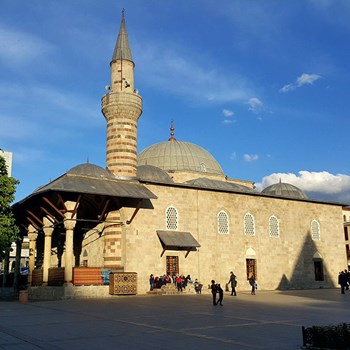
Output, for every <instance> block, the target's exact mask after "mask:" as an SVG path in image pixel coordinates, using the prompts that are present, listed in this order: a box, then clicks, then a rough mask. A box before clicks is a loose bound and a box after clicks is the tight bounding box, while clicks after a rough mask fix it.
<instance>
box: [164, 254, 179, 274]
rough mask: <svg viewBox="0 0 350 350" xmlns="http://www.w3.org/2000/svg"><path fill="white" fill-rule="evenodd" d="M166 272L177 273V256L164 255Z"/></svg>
mask: <svg viewBox="0 0 350 350" xmlns="http://www.w3.org/2000/svg"><path fill="white" fill-rule="evenodd" d="M166 273H167V275H169V276H176V275H177V274H178V273H179V257H178V256H167V257H166Z"/></svg>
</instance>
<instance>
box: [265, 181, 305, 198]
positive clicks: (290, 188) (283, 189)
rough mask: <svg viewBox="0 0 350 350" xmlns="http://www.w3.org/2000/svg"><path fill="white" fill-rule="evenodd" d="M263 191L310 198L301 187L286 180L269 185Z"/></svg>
mask: <svg viewBox="0 0 350 350" xmlns="http://www.w3.org/2000/svg"><path fill="white" fill-rule="evenodd" d="M261 193H263V194H268V195H271V196H278V197H287V198H295V199H308V197H307V195H306V194H305V193H304V192H303V191H302V190H301V189H300V188H298V187H296V186H294V185H291V184H289V183H285V182H279V183H277V184H273V185H271V186H268V187H266V188H265V189H263V190H262V191H261Z"/></svg>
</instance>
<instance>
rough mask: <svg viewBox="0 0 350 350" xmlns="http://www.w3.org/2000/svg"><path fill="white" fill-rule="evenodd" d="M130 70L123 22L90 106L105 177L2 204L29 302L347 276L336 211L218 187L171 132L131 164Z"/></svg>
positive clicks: (203, 154)
mask: <svg viewBox="0 0 350 350" xmlns="http://www.w3.org/2000/svg"><path fill="white" fill-rule="evenodd" d="M134 69H135V64H134V61H133V58H132V54H131V50H130V45H129V40H128V36H127V31H126V24H125V18H124V13H123V16H122V21H121V26H120V30H119V35H118V38H117V42H116V46H115V49H114V52H113V56H112V60H111V63H110V70H111V81H110V86H109V87H108V92H107V94H106V95H104V96H103V97H102V113H103V115H104V118H105V120H106V123H107V143H106V167H100V166H97V165H94V164H90V163H86V164H80V165H77V166H75V167H73V168H72V169H71V170H69V171H68V172H67V173H65V174H63V175H62V176H60V177H59V178H57V179H55V180H53V181H51V182H50V183H48V184H45V185H43V186H42V187H40V188H38V189H36V190H35V191H34V192H33V193H32V194H30V195H29V196H27V197H26V198H24V199H23V200H22V201H20V202H18V203H16V204H15V205H14V212H15V215H16V218H17V221H18V222H19V224H20V227H21V230H22V235H23V236H28V238H29V252H30V254H29V255H30V256H29V285H30V288H29V293H31V295H32V297H33V298H35V295H40V297H41V298H43V297H44V296H45V295H47V294H48V293H49V294H50V293H51V296H53V295H55V296H56V297H62V298H65V297H79V296H82V295H85V296H86V295H100V296H101V295H103V294H104V293H105V294H144V293H146V292H147V291H149V276H150V274H154V275H158V276H159V275H163V274H169V275H171V276H173V275H176V274H182V275H190V276H191V277H192V279H195V278H197V279H199V280H200V281H201V282H202V283H203V285H204V286H206V285H208V284H209V283H210V281H211V280H212V279H215V280H216V281H218V282H220V283H222V284H224V283H226V282H227V281H228V279H229V275H230V271H234V273H235V275H236V276H237V279H238V290H242V291H244V290H249V289H250V285H249V283H248V277H249V275H251V274H253V275H254V277H255V279H256V280H257V282H258V284H259V288H260V289H263V290H275V289H306V288H332V287H335V286H337V278H338V272H339V270H341V269H344V268H346V267H347V254H346V250H345V240H344V227H343V206H342V204H340V203H332V202H325V201H317V200H310V199H308V197H307V196H306V195H305V193H304V192H303V191H302V190H300V189H299V188H297V187H295V186H293V185H291V184H287V183H282V182H279V183H276V184H274V185H272V186H269V187H267V188H265V189H264V190H263V191H261V192H259V191H257V190H256V189H255V186H254V183H253V182H251V181H245V180H236V179H230V178H228V177H227V176H225V174H224V173H223V171H222V168H221V166H220V164H219V163H218V162H217V161H216V160H215V158H214V157H213V156H212V155H211V154H210V153H209V152H208V151H206V150H205V149H204V148H202V147H200V146H198V145H195V144H193V143H191V142H187V141H180V140H177V139H176V135H175V130H174V127H173V125H172V126H171V129H170V135H169V136H170V137H169V139H168V140H162V142H159V143H157V144H154V145H151V146H149V147H148V148H146V149H145V150H143V151H142V152H141V153H140V154H137V132H138V119H139V118H140V116H141V114H142V97H141V95H140V94H139V92H138V90H137V89H136V88H135V84H134ZM139 132H140V133H142V130H140V131H139ZM107 275H108V276H109V282H108V278H106V276H107ZM101 276H102V277H101ZM108 283H109V285H108ZM111 286H112V288H113V291H114V292H112V293H111ZM39 291H40V292H39ZM108 291H109V292H108ZM38 293H39V294H38ZM84 293H85V294H84Z"/></svg>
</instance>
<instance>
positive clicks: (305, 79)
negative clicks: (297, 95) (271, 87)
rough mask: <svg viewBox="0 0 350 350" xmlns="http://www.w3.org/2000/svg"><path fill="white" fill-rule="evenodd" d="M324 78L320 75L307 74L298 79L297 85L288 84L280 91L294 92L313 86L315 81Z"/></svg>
mask: <svg viewBox="0 0 350 350" xmlns="http://www.w3.org/2000/svg"><path fill="white" fill-rule="evenodd" d="M321 78H322V77H321V76H320V75H318V74H307V73H303V74H302V75H301V76H300V77H298V78H297V80H296V81H295V83H291V84H287V85H284V86H283V87H282V88H281V89H280V91H281V92H288V91H293V90H295V89H297V88H299V87H301V86H303V85H307V84H309V85H312V84H313V83H314V82H315V81H317V80H318V79H321Z"/></svg>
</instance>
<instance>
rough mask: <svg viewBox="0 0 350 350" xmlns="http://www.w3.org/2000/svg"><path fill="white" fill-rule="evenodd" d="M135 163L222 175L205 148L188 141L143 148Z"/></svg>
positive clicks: (169, 169) (167, 169)
mask: <svg viewBox="0 0 350 350" xmlns="http://www.w3.org/2000/svg"><path fill="white" fill-rule="evenodd" d="M137 164H138V166H140V165H153V166H156V167H158V168H160V169H163V170H165V171H189V172H192V171H193V172H200V173H208V174H215V175H224V173H223V171H222V169H221V167H220V165H219V163H218V162H217V161H216V160H215V158H214V157H213V156H212V155H211V154H210V153H209V152H208V151H206V150H205V149H203V148H202V147H199V146H197V145H195V144H193V143H190V142H184V141H177V140H175V139H170V140H169V141H165V142H160V143H157V144H155V145H152V146H150V147H148V148H146V149H145V150H143V151H142V152H141V153H140V154H139V155H138V157H137Z"/></svg>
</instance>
